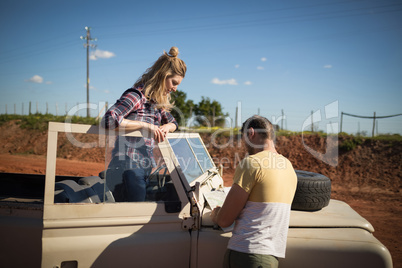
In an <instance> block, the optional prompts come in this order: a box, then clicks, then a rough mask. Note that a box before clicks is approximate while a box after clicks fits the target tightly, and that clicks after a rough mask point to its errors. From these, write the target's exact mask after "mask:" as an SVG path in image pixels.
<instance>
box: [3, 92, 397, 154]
mask: <svg viewBox="0 0 402 268" xmlns="http://www.w3.org/2000/svg"><path fill="white" fill-rule="evenodd" d="M184 97H185V96H184ZM184 103H185V101H184ZM187 104H189V103H187ZM8 121H16V122H17V124H19V125H20V126H21V128H26V129H35V130H40V131H45V130H47V127H48V122H69V123H75V124H88V125H98V124H99V121H98V120H97V119H96V118H94V117H80V116H73V117H67V116H55V115H52V114H40V113H38V114H31V115H10V114H0V126H1V125H3V124H4V123H5V122H8ZM183 130H184V129H182V131H183ZM187 131H191V132H200V133H215V135H217V136H230V135H238V134H240V133H239V132H240V130H239V129H237V128H233V129H232V128H222V127H218V126H215V127H205V126H198V127H193V128H191V129H187ZM296 135H318V136H320V137H326V136H327V135H328V134H327V133H324V132H322V131H319V132H310V131H305V132H294V131H288V130H283V129H282V130H278V131H276V136H278V137H279V136H296ZM330 135H336V134H330ZM338 137H339V148H340V149H341V150H344V151H350V150H353V149H354V148H356V146H358V145H361V144H363V143H364V142H366V141H370V140H381V141H385V142H389V144H390V146H392V144H393V143H394V142H402V136H401V135H399V134H381V135H378V136H375V137H363V136H354V135H350V134H347V133H345V132H342V133H339V134H338Z"/></svg>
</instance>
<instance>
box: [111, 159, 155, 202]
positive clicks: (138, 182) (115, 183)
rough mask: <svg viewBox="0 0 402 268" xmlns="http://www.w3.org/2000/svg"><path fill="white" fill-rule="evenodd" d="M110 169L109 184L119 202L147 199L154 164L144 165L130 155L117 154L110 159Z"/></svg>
mask: <svg viewBox="0 0 402 268" xmlns="http://www.w3.org/2000/svg"><path fill="white" fill-rule="evenodd" d="M149 163H151V162H149ZM108 170H109V173H108V174H109V175H108V177H109V178H108V180H107V185H108V187H109V188H110V189H111V191H112V192H113V195H114V197H115V199H116V201H117V202H127V201H129V202H141V201H145V198H146V187H147V184H148V181H147V179H148V177H149V175H150V174H151V171H152V165H146V166H142V165H140V163H138V162H136V161H133V160H132V159H131V158H129V157H128V156H115V157H113V159H112V161H110V164H109V167H108Z"/></svg>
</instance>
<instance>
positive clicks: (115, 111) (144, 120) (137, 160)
mask: <svg viewBox="0 0 402 268" xmlns="http://www.w3.org/2000/svg"><path fill="white" fill-rule="evenodd" d="M178 54H179V50H178V48H177V47H172V48H171V49H170V51H169V53H166V52H164V53H163V54H162V56H160V57H159V59H158V60H157V61H156V62H155V63H154V64H153V65H152V66H151V67H150V68H148V69H147V70H146V71H145V72H144V73H143V74H142V76H141V77H140V78H138V80H137V81H136V82H135V84H134V86H133V87H132V88H130V89H128V90H126V91H125V92H124V93H123V95H122V96H121V97H120V99H118V100H117V102H116V103H115V104H114V105H113V106H112V107H111V108H110V109H109V110H108V111H107V112H106V114H105V116H104V117H103V119H102V126H103V127H104V128H106V129H115V128H124V129H125V130H140V129H143V130H147V131H145V133H150V135H148V136H144V137H142V138H136V137H123V136H121V137H119V138H118V139H117V140H116V144H115V148H114V149H113V152H112V157H113V158H112V160H111V163H110V164H109V170H114V171H116V170H119V172H118V173H120V174H122V178H123V179H122V181H121V179H120V182H121V185H119V183H118V182H117V183H116V178H113V180H115V183H111V182H110V181H109V183H108V186H109V188H111V190H112V192H113V193H114V196H115V199H116V201H145V196H146V185H147V181H146V179H147V177H148V176H149V174H150V173H151V170H152V167H153V166H154V165H155V163H154V162H155V161H154V159H153V148H154V144H155V141H157V142H160V141H163V140H164V139H165V137H166V134H167V133H169V132H173V131H175V130H176V129H177V127H178V125H177V122H176V120H175V119H174V118H173V116H172V115H171V114H170V112H169V111H170V110H171V109H172V108H173V105H172V104H171V103H170V93H171V92H175V91H176V90H177V86H178V85H180V83H181V81H182V80H183V78H184V76H185V74H186V71H187V67H186V64H185V63H184V62H183V61H182V60H181V59H179V58H178V57H177V56H178ZM117 180H118V179H117Z"/></svg>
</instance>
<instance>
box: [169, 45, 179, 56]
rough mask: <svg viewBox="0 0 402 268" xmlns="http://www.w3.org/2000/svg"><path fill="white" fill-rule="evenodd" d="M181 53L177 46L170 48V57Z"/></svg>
mask: <svg viewBox="0 0 402 268" xmlns="http://www.w3.org/2000/svg"><path fill="white" fill-rule="evenodd" d="M177 55H179V49H178V48H177V47H171V48H170V50H169V56H170V57H177Z"/></svg>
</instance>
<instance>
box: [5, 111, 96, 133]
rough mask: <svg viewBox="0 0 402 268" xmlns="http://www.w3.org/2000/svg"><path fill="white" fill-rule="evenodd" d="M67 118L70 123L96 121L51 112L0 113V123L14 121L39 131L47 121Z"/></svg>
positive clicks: (22, 126)
mask: <svg viewBox="0 0 402 268" xmlns="http://www.w3.org/2000/svg"><path fill="white" fill-rule="evenodd" d="M67 119H68V121H69V122H71V123H76V124H89V125H96V124H98V121H96V120H95V118H92V117H80V116H73V117H67V116H56V115H52V114H40V113H38V114H31V115H9V114H2V115H0V125H3V124H4V123H5V122H8V121H16V122H17V123H18V124H19V125H20V126H21V128H25V129H35V130H40V131H45V130H47V127H48V123H49V122H65V121H66V120H67Z"/></svg>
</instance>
